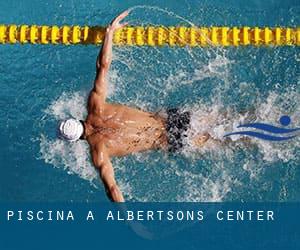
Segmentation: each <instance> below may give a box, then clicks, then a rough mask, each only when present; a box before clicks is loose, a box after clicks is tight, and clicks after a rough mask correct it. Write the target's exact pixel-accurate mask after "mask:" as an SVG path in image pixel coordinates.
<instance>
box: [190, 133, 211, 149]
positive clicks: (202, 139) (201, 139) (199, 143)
mask: <svg viewBox="0 0 300 250" xmlns="http://www.w3.org/2000/svg"><path fill="white" fill-rule="evenodd" d="M210 138H211V136H210V134H209V133H204V134H201V135H196V137H195V138H194V139H193V144H194V146H196V147H199V148H200V147H203V146H204V144H205V143H206V142H207V141H208V140H209V139H210Z"/></svg>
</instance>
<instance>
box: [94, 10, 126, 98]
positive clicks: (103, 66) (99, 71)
mask: <svg viewBox="0 0 300 250" xmlns="http://www.w3.org/2000/svg"><path fill="white" fill-rule="evenodd" d="M128 14H129V12H128V11H125V12H123V13H122V14H120V15H119V16H117V17H116V18H115V19H114V20H113V21H112V22H111V24H110V25H109V26H108V27H107V28H106V33H105V38H104V42H103V46H102V48H101V50H100V53H99V55H98V57H97V61H96V78H95V83H94V89H93V90H94V91H95V92H96V93H97V94H98V95H100V96H101V97H102V98H103V101H105V99H106V94H107V79H106V78H107V74H108V71H109V67H110V64H111V61H112V44H113V36H114V32H115V31H116V30H117V29H121V28H123V27H125V26H126V25H127V23H120V22H121V21H122V20H123V19H124V18H125V17H126V16H127V15H128Z"/></svg>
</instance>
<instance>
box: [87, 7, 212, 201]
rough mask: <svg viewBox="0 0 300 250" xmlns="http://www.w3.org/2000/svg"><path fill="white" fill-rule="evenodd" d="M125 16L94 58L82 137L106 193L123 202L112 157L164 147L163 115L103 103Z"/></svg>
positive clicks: (198, 141)
mask: <svg viewBox="0 0 300 250" xmlns="http://www.w3.org/2000/svg"><path fill="white" fill-rule="evenodd" d="M127 15H128V12H127V11H125V12H123V13H122V14H121V15H119V16H118V17H116V18H115V19H114V20H113V21H112V23H111V24H110V25H109V26H108V28H107V30H106V34H105V38H104V42H103V46H102V48H101V51H100V53H99V55H98V58H97V61H96V78H95V82H94V87H93V89H92V90H91V92H90V95H89V99H88V116H87V118H86V120H85V121H84V128H85V129H84V134H83V136H82V137H83V139H85V140H87V141H88V143H89V145H90V151H91V156H92V161H93V164H94V166H95V168H96V169H97V170H98V171H99V174H100V178H101V180H102V182H103V184H104V186H105V189H106V192H107V195H108V197H109V198H110V199H111V200H112V201H115V202H123V201H124V198H123V195H122V193H121V191H120V189H119V187H118V185H117V183H116V180H115V177H114V169H113V166H112V164H111V161H110V159H111V157H114V156H124V155H128V154H131V153H135V152H140V151H145V150H150V149H166V148H167V132H166V124H165V123H166V121H165V119H164V118H162V117H159V116H157V115H155V114H153V113H149V112H144V111H142V110H139V109H135V108H131V107H128V106H125V105H120V104H111V103H107V102H106V96H107V84H108V83H107V75H108V72H109V68H110V64H111V61H112V43H113V35H114V32H115V31H116V30H117V29H120V28H122V27H124V26H126V25H127V23H123V24H121V23H120V21H121V20H123V19H124V18H125V17H126V16H127ZM208 138H209V137H208V135H201V136H200V137H198V138H196V139H195V145H202V144H203V143H205V142H206V141H207V140H208Z"/></svg>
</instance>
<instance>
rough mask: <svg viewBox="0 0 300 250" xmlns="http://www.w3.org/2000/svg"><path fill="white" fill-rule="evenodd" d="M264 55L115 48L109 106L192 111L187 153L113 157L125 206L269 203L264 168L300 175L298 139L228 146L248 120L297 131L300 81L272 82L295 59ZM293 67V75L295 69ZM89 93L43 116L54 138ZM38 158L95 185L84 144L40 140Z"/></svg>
mask: <svg viewBox="0 0 300 250" xmlns="http://www.w3.org/2000/svg"><path fill="white" fill-rule="evenodd" d="M138 8H140V7H136V8H133V11H135V9H138ZM147 8H148V7H147ZM143 10H145V9H143ZM151 11H153V9H151ZM158 12H159V13H164V14H166V13H165V11H161V10H158ZM156 14H157V13H156ZM169 14H170V13H169ZM169 14H168V15H169ZM170 15H171V17H172V18H175V20H176V19H177V21H178V20H182V21H185V20H184V19H181V17H178V16H176V14H175V16H174V15H173V14H170ZM151 20H153V19H151ZM157 21H158V22H159V21H160V20H159V19H157ZM139 23H141V22H140V20H139ZM187 23H189V21H188V22H187ZM189 24H191V25H192V23H189ZM262 50H263V49H262ZM262 50H260V51H259V52H256V51H254V50H253V49H249V51H248V50H247V51H245V50H238V49H236V50H234V51H232V50H230V49H229V50H224V49H211V48H209V49H203V48H198V49H197V48H195V49H193V50H191V49H190V48H172V49H170V48H167V47H165V48H147V47H143V48H139V47H126V48H125V47H123V48H114V60H113V64H112V70H111V72H110V79H109V86H110V90H109V93H110V94H109V101H113V102H119V103H124V104H126V105H130V106H135V107H140V108H142V109H145V110H148V111H153V112H157V111H161V112H164V109H166V108H167V107H174V106H175V107H178V106H179V107H182V109H183V110H189V111H191V112H192V123H191V130H190V131H189V137H188V138H187V141H186V142H185V143H186V145H187V146H186V147H185V148H184V151H183V153H182V154H181V155H175V156H169V155H167V154H166V153H163V152H146V153H138V154H134V155H130V156H128V157H124V158H115V159H113V165H114V169H115V173H116V178H117V181H118V183H119V185H120V188H121V190H122V191H123V193H124V195H125V198H126V199H127V200H131V201H226V200H260V199H262V200H264V199H266V196H265V197H264V196H262V195H261V193H263V192H264V191H265V190H268V189H270V185H271V184H270V182H271V180H270V179H266V177H265V176H264V175H265V169H266V167H270V166H272V165H276V164H277V165H276V166H280V165H278V164H281V163H282V162H288V163H289V166H292V167H291V168H294V166H296V165H297V164H298V163H299V161H300V156H299V147H300V141H299V139H296V140H295V141H293V143H283V144H277V145H274V144H272V143H270V142H264V141H260V140H256V139H251V140H250V141H248V142H246V143H245V142H242V141H241V140H240V139H241V138H242V137H241V136H238V135H237V136H234V137H232V141H231V142H229V143H227V142H225V141H224V137H223V136H224V134H225V133H228V132H230V131H232V129H233V128H235V127H237V126H238V125H240V124H242V123H246V122H258V121H268V122H270V123H274V122H277V121H278V118H279V117H280V116H281V115H282V114H284V113H287V114H289V115H290V116H291V118H292V119H293V121H296V123H295V125H297V126H298V127H299V123H300V119H299V117H300V108H299V103H300V93H299V90H298V89H297V86H298V85H299V79H298V82H292V81H290V80H289V79H286V82H279V83H278V84H275V83H276V81H277V78H276V77H275V76H274V74H273V72H276V71H278V70H277V67H278V68H279V67H282V64H284V58H285V57H286V58H291V57H290V53H292V52H289V51H287V52H285V51H282V49H281V50H280V51H279V52H278V54H280V55H281V56H280V57H279V56H278V57H277V56H276V55H275V57H276V62H274V63H272V60H273V57H271V56H270V55H269V54H267V55H264V54H263V55H260V53H261V51H262ZM247 53H248V54H247ZM261 58H262V59H261ZM243 60H244V61H243ZM256 60H257V61H258V62H259V63H260V64H258V65H257V64H256ZM291 60H292V59H291ZM295 60H296V59H295ZM270 64H271V65H270ZM289 64H290V65H293V62H290V63H289ZM270 67H272V69H271V70H270ZM288 69H289V70H290V72H291V74H290V75H294V73H293V72H294V71H293V68H291V69H290V68H288ZM260 74H262V75H263V76H264V77H265V78H266V81H264V86H260V85H259V83H257V82H255V79H254V78H255V77H258V76H259V75H260ZM252 75H253V76H254V77H252ZM251 79H252V81H251ZM272 84H273V85H272ZM270 86H271V87H270ZM287 86H289V87H287ZM145 89H147V91H145ZM283 89H284V90H283ZM87 94H88V90H86V92H85V93H83V94H82V93H79V92H69V93H64V94H63V95H62V96H61V97H59V98H58V99H57V100H54V101H53V102H52V103H51V104H50V105H49V107H48V108H47V109H46V110H45V117H46V118H45V122H44V123H43V125H42V126H44V127H49V129H48V130H49V131H50V127H52V128H53V125H55V124H56V123H57V120H59V119H64V118H66V117H68V116H73V117H77V118H80V119H83V118H84V117H85V115H86V97H87ZM242 107H246V108H244V109H243V108H242ZM207 131H208V132H209V134H210V136H211V137H212V138H213V140H210V141H209V142H208V143H207V144H206V145H205V146H204V147H202V148H196V147H195V146H194V144H193V142H192V138H194V137H195V136H196V135H197V134H201V133H204V132H207ZM40 155H41V156H40V158H41V159H44V160H45V162H47V163H49V164H51V165H53V166H55V167H59V168H62V169H65V170H66V171H68V172H69V173H73V174H76V175H78V176H79V177H80V178H82V179H85V180H88V181H90V182H91V183H95V182H98V180H97V173H96V172H95V170H94V168H93V166H92V165H91V162H90V159H89V150H88V147H87V144H86V143H85V142H79V143H77V144H74V145H72V146H70V145H69V144H65V143H64V142H62V141H58V140H57V139H56V138H55V137H51V136H50V133H49V134H48V133H47V135H45V134H43V135H41V137H40ZM75 156H76V157H75ZM146 176H147V177H146ZM289 180H290V179H289ZM287 192H288V191H287Z"/></svg>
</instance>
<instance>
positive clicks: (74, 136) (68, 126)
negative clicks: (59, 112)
mask: <svg viewBox="0 0 300 250" xmlns="http://www.w3.org/2000/svg"><path fill="white" fill-rule="evenodd" d="M83 133H84V126H83V123H82V122H81V121H79V120H77V119H73V118H71V119H67V120H64V121H61V122H60V123H59V125H58V136H59V138H61V139H63V140H66V141H70V142H74V141H77V140H79V139H80V137H81V136H82V135H83Z"/></svg>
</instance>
